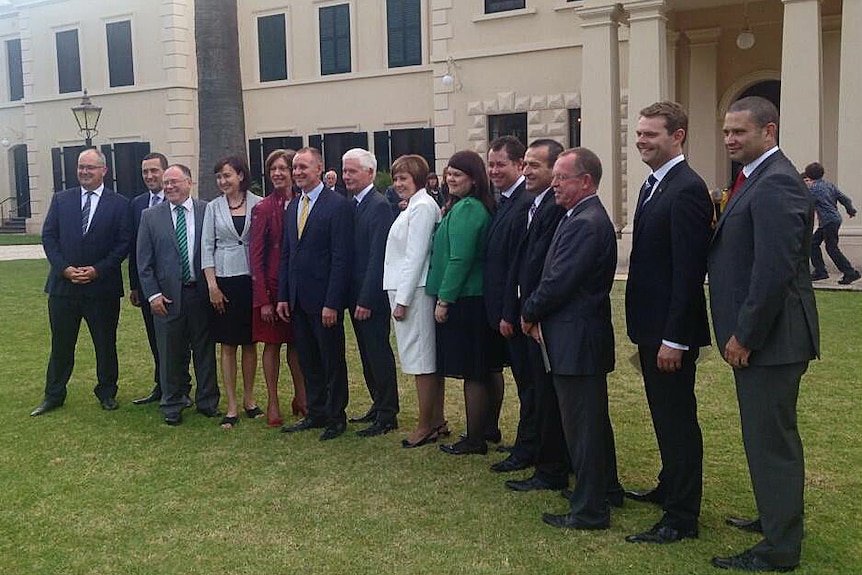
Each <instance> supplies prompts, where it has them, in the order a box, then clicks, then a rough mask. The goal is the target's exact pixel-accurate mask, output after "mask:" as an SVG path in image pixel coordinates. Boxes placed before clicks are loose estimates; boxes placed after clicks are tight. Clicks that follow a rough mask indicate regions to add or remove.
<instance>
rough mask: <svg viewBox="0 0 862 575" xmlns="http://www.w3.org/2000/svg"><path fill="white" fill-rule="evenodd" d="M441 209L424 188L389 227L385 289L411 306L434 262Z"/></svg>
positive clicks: (384, 265) (404, 303) (402, 302)
mask: <svg viewBox="0 0 862 575" xmlns="http://www.w3.org/2000/svg"><path fill="white" fill-rule="evenodd" d="M439 221H440V208H439V207H438V206H437V202H435V201H434V200H433V199H432V198H431V196H429V195H428V194H427V193H426V192H425V188H422V189H421V190H419V191H418V192H416V193H415V194H413V196H412V197H411V198H410V200H409V201H408V203H407V209H406V210H404V211H403V212H401V213H400V214H399V215H398V217H397V218H396V219H395V222H393V223H392V227H391V228H389V237H387V238H386V255H385V257H384V259H383V289H385V290H387V291H394V292H395V303H397V304H401V305H403V306H409V305H410V303H411V302H412V301H413V295H414V294H415V293H416V289H417V288H420V287H424V286H425V277H426V276H427V275H428V263H429V262H430V261H431V237H432V236H433V235H434V228H435V226H436V225H437V223H438V222H439Z"/></svg>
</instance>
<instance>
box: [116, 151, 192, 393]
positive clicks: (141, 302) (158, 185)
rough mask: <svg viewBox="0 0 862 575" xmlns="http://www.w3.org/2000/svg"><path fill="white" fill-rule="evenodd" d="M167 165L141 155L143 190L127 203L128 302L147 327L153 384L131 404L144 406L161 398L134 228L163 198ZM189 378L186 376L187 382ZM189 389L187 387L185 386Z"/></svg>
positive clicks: (156, 354)
mask: <svg viewBox="0 0 862 575" xmlns="http://www.w3.org/2000/svg"><path fill="white" fill-rule="evenodd" d="M167 168H168V159H167V158H166V157H165V156H164V154H160V153H158V152H153V153H151V154H147V155H146V156H144V159H143V161H142V162H141V176H142V177H143V179H144V184H145V185H146V186H147V191H146V192H144V193H142V194H138V195H137V196H135V198H134V199H133V200H132V202H131V208H132V242H131V245H130V246H129V303H131V304H132V305H133V306H134V307H139V308H141V316H142V317H143V319H144V328H145V329H146V330H147V340H148V341H149V343H150V352H151V353H152V355H153V367H154V370H153V381H155V385H154V386H153V389H152V391H150V393H149V395H145V396H143V397H139V398H138V399H133V400H132V403H133V404H134V405H146V404H148V403H155V402H158V401H159V400H160V399H161V398H162V388H161V386H160V384H159V348H158V344H157V342H156V331H155V328H154V327H153V312H152V311H151V310H150V304H149V302H148V301H147V300H146V298H143V299H142V298H141V294H140V286H141V280H140V277H139V276H138V263H137V261H138V260H137V245H138V228H139V227H140V225H141V213H143V211H144V210H146V209H147V208H152V207H154V206H157V205H159V204H160V203H162V202H163V201H164V200H165V193H164V190H163V185H162V177H163V176H164V173H165V170H166V169H167ZM190 381H191V378H189V382H190ZM188 387H189V389H190V388H191V386H190V385H189V386H188Z"/></svg>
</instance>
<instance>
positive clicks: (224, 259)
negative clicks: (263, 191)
mask: <svg viewBox="0 0 862 575" xmlns="http://www.w3.org/2000/svg"><path fill="white" fill-rule="evenodd" d="M245 198H246V200H245V201H246V206H245V213H246V218H245V225H244V226H243V228H242V233H241V234H238V233H237V232H236V227H234V225H233V218H232V216H231V215H230V207H229V206H228V205H227V198H225V197H224V196H219V197H217V198H216V199H214V200H213V201H211V202H210V203H208V204H207V209H206V213H205V215H204V228H203V237H202V238H201V265H202V266H203V267H204V268H215V273H216V275H217V276H219V277H232V276H250V275H251V266H250V265H249V257H248V241H249V237H250V236H251V214H252V211H253V210H254V206H255V205H257V203H258V202H260V201H261V197H260V196H257V195H255V194H253V193H251V192H246V193H245Z"/></svg>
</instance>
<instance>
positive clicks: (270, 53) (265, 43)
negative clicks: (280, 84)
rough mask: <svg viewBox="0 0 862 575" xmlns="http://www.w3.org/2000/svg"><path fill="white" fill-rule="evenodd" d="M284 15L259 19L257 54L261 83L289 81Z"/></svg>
mask: <svg viewBox="0 0 862 575" xmlns="http://www.w3.org/2000/svg"><path fill="white" fill-rule="evenodd" d="M284 20H285V18H284V14H273V15H272V16H261V17H260V18H258V19H257V53H258V58H259V65H260V81H261V82H273V81H275V80H287V33H286V32H285V25H284Z"/></svg>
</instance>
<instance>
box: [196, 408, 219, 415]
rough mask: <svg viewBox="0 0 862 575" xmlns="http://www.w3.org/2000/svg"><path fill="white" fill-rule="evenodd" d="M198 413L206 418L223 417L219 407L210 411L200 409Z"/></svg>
mask: <svg viewBox="0 0 862 575" xmlns="http://www.w3.org/2000/svg"><path fill="white" fill-rule="evenodd" d="M198 413H200V414H201V415H203V416H204V417H221V411H219V409H218V408H217V407H211V408H210V409H198Z"/></svg>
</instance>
